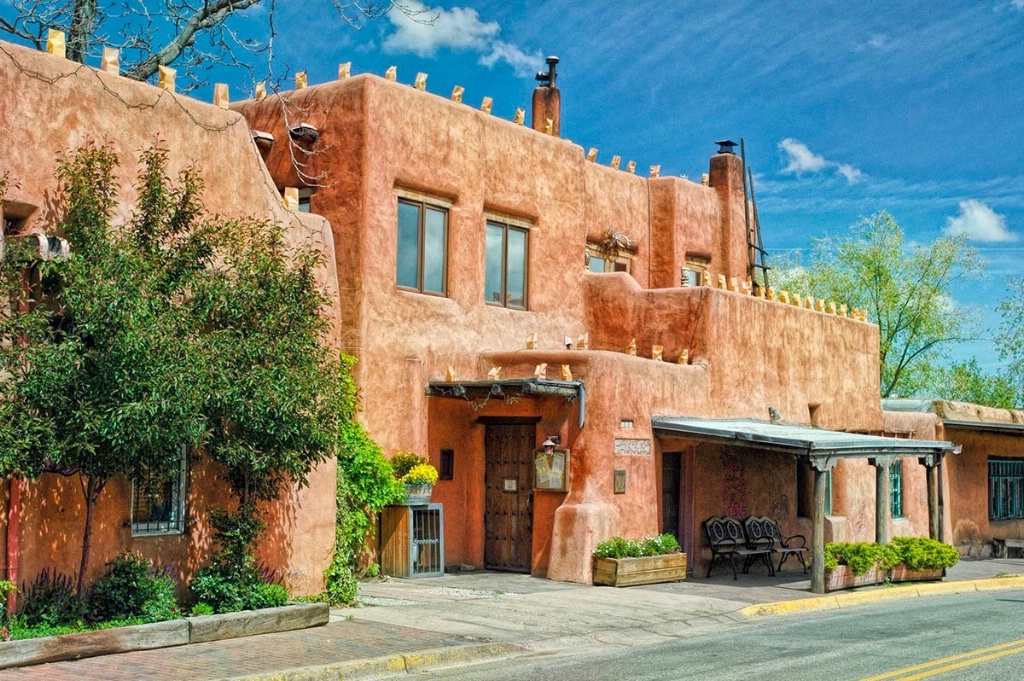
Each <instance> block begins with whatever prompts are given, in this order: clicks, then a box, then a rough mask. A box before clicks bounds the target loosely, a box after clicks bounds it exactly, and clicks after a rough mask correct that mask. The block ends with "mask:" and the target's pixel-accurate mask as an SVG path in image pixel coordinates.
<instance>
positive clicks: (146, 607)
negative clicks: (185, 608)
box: [88, 553, 180, 622]
mask: <svg viewBox="0 0 1024 681" xmlns="http://www.w3.org/2000/svg"><path fill="white" fill-rule="evenodd" d="M88 604H89V607H88V619H89V621H91V622H105V621H108V620H116V619H127V618H141V619H142V620H144V621H147V622H160V621H163V620H169V619H174V618H176V617H178V616H179V614H180V612H179V610H178V603H177V601H176V600H175V598H174V582H172V581H171V578H170V577H167V576H165V575H159V574H156V573H155V572H154V571H153V566H152V563H151V562H150V561H149V559H148V558H144V557H143V556H140V555H139V554H137V553H123V554H121V555H119V556H117V557H116V558H114V559H113V560H111V561H110V562H109V563H107V569H106V571H105V572H104V573H103V574H102V575H100V577H99V578H98V579H97V580H96V581H95V582H94V583H93V585H92V588H91V589H90V590H89V599H88Z"/></svg>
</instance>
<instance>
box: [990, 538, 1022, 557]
mask: <svg viewBox="0 0 1024 681" xmlns="http://www.w3.org/2000/svg"><path fill="white" fill-rule="evenodd" d="M992 547H993V548H994V549H995V550H994V551H993V553H994V554H995V556H996V558H1009V557H1010V551H1011V550H1016V551H1017V555H1018V557H1020V558H1024V539H1010V538H1003V537H992Z"/></svg>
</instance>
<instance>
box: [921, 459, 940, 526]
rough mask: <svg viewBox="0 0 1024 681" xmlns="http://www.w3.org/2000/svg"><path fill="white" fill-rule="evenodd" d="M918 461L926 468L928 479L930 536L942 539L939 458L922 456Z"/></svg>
mask: <svg viewBox="0 0 1024 681" xmlns="http://www.w3.org/2000/svg"><path fill="white" fill-rule="evenodd" d="M918 461H919V462H920V463H921V465H922V466H924V468H925V477H926V479H927V481H928V536H929V537H931V538H932V539H935V540H936V541H942V538H941V537H940V535H941V534H942V518H940V517H939V458H938V457H936V456H922V457H921V458H920V459H918Z"/></svg>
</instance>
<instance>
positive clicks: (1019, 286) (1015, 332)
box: [995, 277, 1024, 406]
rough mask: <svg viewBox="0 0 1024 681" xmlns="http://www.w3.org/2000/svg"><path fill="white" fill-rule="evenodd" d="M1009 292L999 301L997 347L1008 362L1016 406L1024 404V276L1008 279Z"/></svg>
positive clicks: (1007, 374) (1002, 357)
mask: <svg viewBox="0 0 1024 681" xmlns="http://www.w3.org/2000/svg"><path fill="white" fill-rule="evenodd" d="M1007 288H1008V289H1009V293H1008V294H1007V296H1006V298H1004V299H1003V300H1002V302H1000V303H999V314H1000V316H1001V320H1000V323H999V332H998V333H997V334H996V339H995V340H996V349H997V350H998V352H999V357H1000V358H1001V359H1002V360H1003V361H1005V362H1007V363H1008V365H1009V366H1008V370H1007V372H1006V376H1007V377H1008V380H1010V381H1011V382H1012V383H1013V388H1014V391H1015V395H1014V397H1015V399H1014V404H1015V406H1020V405H1024V277H1015V278H1013V279H1010V280H1009V281H1007Z"/></svg>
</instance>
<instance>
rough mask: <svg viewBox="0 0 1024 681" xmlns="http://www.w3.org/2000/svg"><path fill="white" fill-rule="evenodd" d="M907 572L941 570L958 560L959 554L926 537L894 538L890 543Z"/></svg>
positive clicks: (945, 545) (947, 546)
mask: <svg viewBox="0 0 1024 681" xmlns="http://www.w3.org/2000/svg"><path fill="white" fill-rule="evenodd" d="M890 546H892V547H893V548H894V549H895V550H896V551H897V553H899V556H900V562H902V563H903V564H904V565H906V566H907V569H908V570H942V569H945V568H948V567H952V566H954V565H956V564H957V562H959V560H960V553H959V552H958V551H957V550H956V549H955V548H953V547H952V546H949V545H947V544H943V543H942V542H940V541H936V540H934V539H929V538H928V537H894V538H893V540H892V542H891V543H890Z"/></svg>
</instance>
